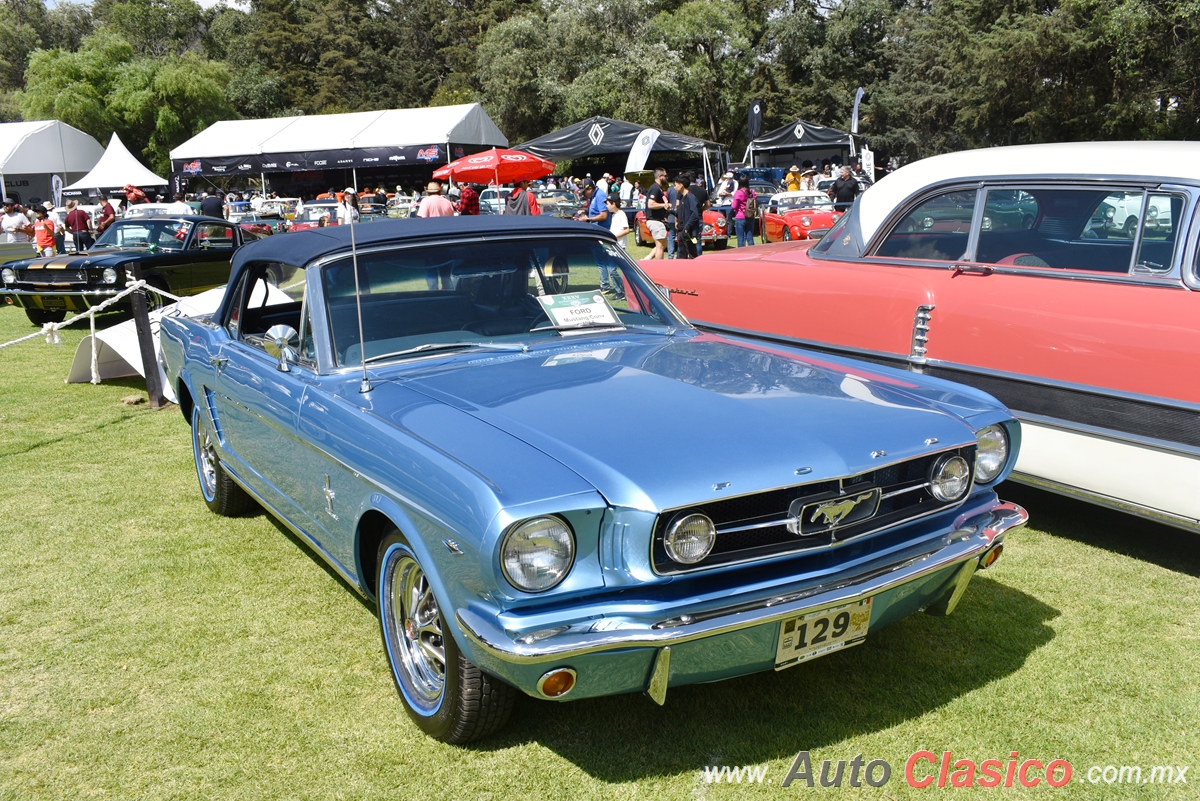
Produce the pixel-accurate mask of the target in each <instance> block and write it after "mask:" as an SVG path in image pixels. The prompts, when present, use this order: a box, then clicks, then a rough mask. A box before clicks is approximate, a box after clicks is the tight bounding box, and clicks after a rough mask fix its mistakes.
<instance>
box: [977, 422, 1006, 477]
mask: <svg viewBox="0 0 1200 801" xmlns="http://www.w3.org/2000/svg"><path fill="white" fill-rule="evenodd" d="M975 436H976V437H977V438H978V439H979V449H978V450H977V451H976V452H975V480H976V481H978V482H979V483H980V484H986V483H988V482H989V481H992V480H993V479H995V478H996V476H998V475H1000V471H1001V470H1003V469H1004V463H1005V461H1007V460H1008V434H1007V433H1005V431H1004V426H1001V425H990V426H984V427H983V428H981V429H979V433H977V434H976V435H975Z"/></svg>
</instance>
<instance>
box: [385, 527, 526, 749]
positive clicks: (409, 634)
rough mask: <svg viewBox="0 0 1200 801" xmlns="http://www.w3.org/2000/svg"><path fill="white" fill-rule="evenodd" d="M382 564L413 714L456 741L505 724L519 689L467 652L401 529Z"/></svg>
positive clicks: (393, 642) (393, 658)
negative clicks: (457, 640)
mask: <svg viewBox="0 0 1200 801" xmlns="http://www.w3.org/2000/svg"><path fill="white" fill-rule="evenodd" d="M377 564H378V565H379V574H378V575H377V576H376V582H375V588H376V597H377V598H378V599H379V628H380V632H381V634H382V635H383V649H384V652H385V653H386V654H387V658H388V662H389V663H390V665H391V668H392V679H393V681H394V682H395V684H396V690H397V691H398V692H399V693H400V699H401V700H402V701H403V702H404V708H405V710H406V711H407V712H408V716H409V717H410V718H412V720H413V722H414V723H416V724H417V726H418V727H419V728H420V729H421V731H423V732H425V733H426V734H427V735H429V736H430V737H432V738H434V739H436V740H441V741H442V742H444V743H452V744H456V745H457V744H462V743H469V742H471V741H472V740H478V739H480V738H481V737H486V736H487V735H489V734H492V733H493V732H495V731H497V730H498V729H500V728H501V727H502V726H504V724H505V723H507V722H508V719H509V717H510V716H511V715H512V710H513V704H514V703H515V701H516V697H517V691H516V690H515V689H514V688H512V687H511V686H509V685H507V684H505V683H504V682H502V681H500V680H499V679H497V678H495V677H494V676H489V675H488V674H486V673H484V672H483V671H482V670H480V669H479V668H477V667H475V665H473V664H471V662H470V661H468V660H467V658H466V657H465V656H463V654H462V652H461V651H460V650H459V649H458V646H457V645H456V644H455V642H454V637H453V636H452V635H451V634H450V632H449V630H448V628H449V627H448V626H447V625H446V623H445V618H444V617H443V615H442V612H441V608H440V607H439V606H438V601H437V598H436V597H435V596H434V594H433V587H432V586H431V584H430V582H429V578H428V577H427V576H426V575H425V570H424V568H423V567H422V566H421V563H420V562H419V561H418V559H417V556H416V554H415V553H414V551H413V549H412V547H411V546H410V545H409V544H408V541H407V540H405V539H404V536H403V535H402V534H400V532H399V531H393V532H392V533H391V534H389V535H388V536H387V537H385V538H384V540H383V543H382V544H381V545H380V546H379V560H378V563H377Z"/></svg>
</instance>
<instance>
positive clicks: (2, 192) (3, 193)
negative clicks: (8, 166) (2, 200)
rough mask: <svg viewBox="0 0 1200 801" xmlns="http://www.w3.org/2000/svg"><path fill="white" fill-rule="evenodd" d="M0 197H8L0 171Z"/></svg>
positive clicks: (2, 171)
mask: <svg viewBox="0 0 1200 801" xmlns="http://www.w3.org/2000/svg"><path fill="white" fill-rule="evenodd" d="M0 196H3V197H8V189H7V188H6V187H5V184H4V170H0Z"/></svg>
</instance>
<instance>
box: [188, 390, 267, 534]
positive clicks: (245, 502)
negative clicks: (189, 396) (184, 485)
mask: <svg viewBox="0 0 1200 801" xmlns="http://www.w3.org/2000/svg"><path fill="white" fill-rule="evenodd" d="M192 455H193V456H194V457H195V460H196V477H197V478H199V479H200V495H201V496H202V497H203V498H204V503H205V504H206V505H207V506H208V508H209V509H210V510H212V511H213V512H215V513H216V514H219V515H221V516H222V517H237V516H239V515H243V514H245V513H246V512H249V511H250V510H251V509H253V508H254V505H255V504H254V499H253V498H251V497H250V495H249V494H248V493H247V492H246V491H245V490H244V489H242V488H241V487H239V486H238V485H237V484H236V483H234V481H233V479H231V478H230V477H229V474H228V473H226V472H225V469H224V468H222V467H221V461H220V459H219V458H218V457H217V448H216V443H215V442H214V440H213V435H212V434H211V433H210V432H209V430H208V425H207V424H206V423H205V422H204V415H203V414H202V413H201V412H200V406H199V405H195V406H193V407H192Z"/></svg>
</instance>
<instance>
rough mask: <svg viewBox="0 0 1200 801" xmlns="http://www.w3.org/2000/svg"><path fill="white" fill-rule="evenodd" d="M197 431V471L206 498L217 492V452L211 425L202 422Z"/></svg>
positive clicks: (212, 497) (210, 498) (201, 489)
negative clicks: (211, 434) (210, 432)
mask: <svg viewBox="0 0 1200 801" xmlns="http://www.w3.org/2000/svg"><path fill="white" fill-rule="evenodd" d="M197 428H198V430H197V432H196V472H197V475H198V476H199V478H200V492H203V493H204V498H205V499H206V500H212V499H214V498H216V494H217V453H216V448H215V447H214V446H212V438H211V436H210V435H209V427H208V426H205V424H204V423H200V424H199V426H198V427H197Z"/></svg>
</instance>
